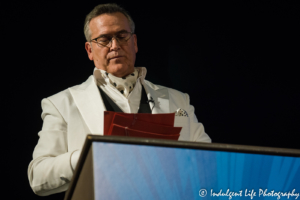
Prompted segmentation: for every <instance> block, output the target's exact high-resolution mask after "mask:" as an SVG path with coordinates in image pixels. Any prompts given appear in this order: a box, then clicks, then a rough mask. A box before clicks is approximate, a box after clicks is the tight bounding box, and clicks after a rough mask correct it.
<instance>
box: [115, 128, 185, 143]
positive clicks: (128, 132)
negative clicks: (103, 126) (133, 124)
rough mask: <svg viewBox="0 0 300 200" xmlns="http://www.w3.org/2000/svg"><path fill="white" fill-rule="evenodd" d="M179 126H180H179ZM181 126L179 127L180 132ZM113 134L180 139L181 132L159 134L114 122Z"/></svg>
mask: <svg viewBox="0 0 300 200" xmlns="http://www.w3.org/2000/svg"><path fill="white" fill-rule="evenodd" d="M177 128H178V127H177ZM180 130H181V128H180V127H179V132H180ZM112 135H118V136H130V137H143V138H155V139H167V140H178V138H179V136H180V135H179V133H176V134H171V133H169V134H158V133H153V132H146V131H139V130H135V129H131V128H128V127H124V126H119V125H117V124H113V126H112Z"/></svg>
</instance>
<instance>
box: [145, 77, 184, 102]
mask: <svg viewBox="0 0 300 200" xmlns="http://www.w3.org/2000/svg"><path fill="white" fill-rule="evenodd" d="M145 83H146V84H147V85H148V86H149V87H151V88H152V89H154V90H156V91H157V90H163V89H165V90H167V91H168V93H169V97H170V98H172V97H174V98H177V99H178V98H183V99H184V100H185V99H186V96H188V94H186V93H184V92H181V91H179V90H176V89H173V88H169V87H166V86H162V85H156V84H154V83H152V82H150V81H148V80H145Z"/></svg>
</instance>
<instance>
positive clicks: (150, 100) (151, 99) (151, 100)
mask: <svg viewBox="0 0 300 200" xmlns="http://www.w3.org/2000/svg"><path fill="white" fill-rule="evenodd" d="M146 102H147V103H150V102H152V103H153V107H152V109H151V112H152V111H153V108H154V106H155V102H154V100H153V98H152V97H150V99H149V100H148V101H146Z"/></svg>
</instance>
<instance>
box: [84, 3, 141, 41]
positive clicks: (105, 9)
mask: <svg viewBox="0 0 300 200" xmlns="http://www.w3.org/2000/svg"><path fill="white" fill-rule="evenodd" d="M116 12H120V13H123V14H124V15H125V16H126V17H127V19H128V21H129V26H130V30H131V32H132V33H134V29H135V25H134V22H133V20H132V18H131V17H130V15H129V14H128V12H127V11H126V10H125V9H124V8H122V7H120V6H119V5H117V4H115V3H108V4H100V5H98V6H96V7H95V8H94V9H93V10H92V11H91V12H90V13H89V14H88V15H87V16H86V18H85V21H84V30H83V31H84V35H85V39H86V41H88V42H90V40H91V36H92V34H91V30H90V26H89V25H90V22H91V20H92V19H93V18H95V17H98V16H99V15H102V14H105V13H116Z"/></svg>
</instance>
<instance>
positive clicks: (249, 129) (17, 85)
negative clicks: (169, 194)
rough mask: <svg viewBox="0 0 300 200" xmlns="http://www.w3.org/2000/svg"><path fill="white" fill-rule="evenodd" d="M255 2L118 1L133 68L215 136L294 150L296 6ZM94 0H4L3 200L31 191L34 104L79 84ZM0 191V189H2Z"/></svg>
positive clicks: (37, 110)
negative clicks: (134, 41)
mask: <svg viewBox="0 0 300 200" xmlns="http://www.w3.org/2000/svg"><path fill="white" fill-rule="evenodd" d="M296 2H297V1H296V0H295V1H283V0H281V1H275V0H274V1H255V2H250V1H248V2H244V1H243V2H240V1H231V2H223V3H220V2H217V1H210V3H196V4H195V3H191V2H187V1H184V2H182V3H180V4H174V2H173V3H171V4H167V3H163V2H162V1H161V2H154V1H147V2H146V1H139V3H136V2H134V1H127V2H126V3H124V2H117V3H119V4H120V5H122V6H123V7H125V9H127V10H128V11H129V12H130V14H131V15H132V17H133V20H134V21H135V23H136V34H137V37H138V46H139V52H138V54H137V60H136V66H145V67H147V70H148V73H147V76H146V79H147V80H150V81H151V82H153V83H155V84H160V85H164V86H168V87H171V88H174V89H177V90H180V91H182V92H186V93H188V94H189V95H190V98H191V104H192V105H194V107H195V113H196V115H197V117H198V120H199V121H200V122H202V123H203V124H204V127H205V130H206V132H207V133H208V134H209V136H210V137H211V138H212V141H213V142H217V143H230V144H243V145H256V146H267V147H282V148H295V149H300V145H299V133H300V127H299V119H300V115H299V111H300V107H299V101H300V94H299V78H298V77H299V73H298V68H299V66H300V65H299V64H300V63H299V41H298V36H299V31H298V29H299V25H300V23H299V22H300V15H299V8H300V7H299V4H298V3H296ZM100 3H107V2H101V1H84V2H80V3H76V2H74V1H70V2H67V1H57V2H52V1H47V2H46V1H39V2H30V1H10V3H5V4H3V3H2V4H1V6H0V8H1V19H2V20H1V21H2V23H1V25H2V28H1V32H2V33H1V35H2V42H1V43H2V53H1V58H2V59H1V60H2V70H1V71H2V73H1V74H2V79H1V80H2V81H1V82H2V91H3V90H4V95H2V96H1V105H2V108H4V109H2V110H4V116H5V119H4V121H3V120H2V124H4V127H5V129H4V131H3V132H2V134H3V135H4V136H5V137H4V138H3V139H2V143H3V144H2V145H1V148H2V151H1V152H2V155H3V156H4V158H2V163H3V164H2V166H3V167H4V170H3V171H2V173H3V172H4V178H3V183H5V185H6V187H7V189H6V188H5V191H3V192H4V193H5V194H9V195H10V197H9V199H62V198H63V194H58V195H52V196H49V197H44V198H42V197H38V196H36V195H35V194H34V193H33V192H32V190H31V188H30V186H29V183H28V178H27V167H28V164H29V162H30V161H31V159H32V152H33V149H34V147H35V145H36V144H37V141H38V136H37V133H38V132H39V131H40V129H41V127H42V120H41V112H42V110H41V100H42V99H43V98H45V97H48V96H51V95H53V94H55V93H57V92H59V91H62V90H64V89H66V88H68V87H71V86H74V85H77V84H80V83H82V82H84V81H85V80H86V79H87V78H88V76H90V75H91V74H92V73H93V68H94V65H93V63H92V62H91V61H89V60H88V57H87V54H86V51H85V49H84V43H85V38H84V34H83V22H84V18H85V16H86V15H87V14H88V13H89V12H90V11H91V10H92V9H93V7H94V6H96V5H97V4H100ZM4 193H2V194H4Z"/></svg>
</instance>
